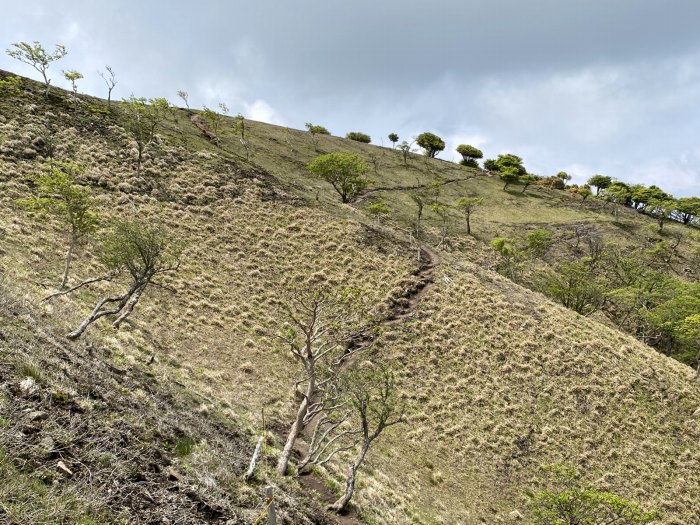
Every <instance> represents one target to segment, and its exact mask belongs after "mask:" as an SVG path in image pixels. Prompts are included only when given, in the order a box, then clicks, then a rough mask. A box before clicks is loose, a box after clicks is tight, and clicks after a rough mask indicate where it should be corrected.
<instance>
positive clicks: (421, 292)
mask: <svg viewBox="0 0 700 525" xmlns="http://www.w3.org/2000/svg"><path fill="white" fill-rule="evenodd" d="M419 249H420V265H419V267H418V273H416V277H417V278H418V280H417V282H416V283H415V285H414V286H413V287H412V288H410V289H409V290H407V291H406V293H405V294H404V295H403V296H402V297H401V298H400V299H402V300H400V301H398V302H396V303H395V304H394V306H393V307H392V309H391V310H390V312H389V314H388V315H387V316H386V317H385V318H384V319H383V320H382V321H381V322H380V326H393V325H397V324H400V323H402V322H404V321H405V320H406V319H410V318H411V317H413V316H414V315H415V314H416V310H417V309H418V305H419V304H420V302H421V299H422V298H423V297H424V296H425V294H426V293H427V292H428V291H429V290H430V288H431V287H432V286H433V285H434V273H435V267H436V266H438V265H439V264H440V262H441V259H440V256H439V255H438V254H437V253H435V251H433V249H432V248H431V247H430V246H427V245H421V246H420V247H419ZM374 337H375V336H374V335H370V336H367V337H365V338H363V339H360V340H358V341H354V342H353V343H351V345H350V347H349V348H350V349H353V350H358V349H360V348H366V347H369V346H370V345H371V344H372V343H373V342H374ZM357 356H358V354H357V353H355V354H353V356H352V357H351V358H350V359H347V360H345V362H344V363H343V365H342V366H343V368H347V367H349V366H351V365H352V363H353V362H354V360H355V358H357ZM312 427H313V422H312V423H311V424H309V425H307V427H306V428H305V429H304V432H303V433H302V435H301V436H299V438H298V439H297V442H296V444H295V446H294V453H295V455H297V456H298V457H300V458H301V457H305V455H306V453H307V452H308V443H307V442H306V440H307V439H310V438H311V436H310V433H311V428H312ZM298 481H299V483H301V485H303V486H304V487H306V488H307V489H310V490H311V491H313V492H315V493H316V495H317V496H318V499H319V500H321V501H322V502H323V503H325V504H328V505H330V504H331V503H333V502H334V501H335V500H336V499H337V496H335V495H334V494H333V492H331V490H330V489H329V488H328V487H327V486H326V485H325V484H324V483H323V482H322V481H320V480H319V479H317V478H316V477H315V476H314V475H313V474H311V473H309V472H305V473H303V474H300V475H299V477H298ZM336 519H337V520H338V522H339V523H341V524H349V525H366V523H365V522H364V521H362V520H361V519H360V518H359V516H358V514H357V511H356V510H355V508H354V507H352V506H350V509H349V510H348V511H347V513H346V514H341V515H337V517H336Z"/></svg>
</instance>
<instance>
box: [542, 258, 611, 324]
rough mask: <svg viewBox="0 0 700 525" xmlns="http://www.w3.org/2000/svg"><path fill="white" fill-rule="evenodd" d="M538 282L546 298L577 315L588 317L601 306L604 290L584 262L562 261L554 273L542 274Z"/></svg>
mask: <svg viewBox="0 0 700 525" xmlns="http://www.w3.org/2000/svg"><path fill="white" fill-rule="evenodd" d="M540 280H541V282H542V288H543V290H544V292H545V293H546V294H547V296H548V297H551V298H552V299H555V300H556V301H559V302H560V303H561V304H562V305H564V306H566V307H567V308H570V309H572V310H574V311H575V312H578V313H579V314H582V315H588V314H590V313H593V312H595V311H597V310H599V309H600V308H601V307H602V306H603V303H604V300H605V288H604V286H603V284H602V283H601V282H599V281H598V280H597V279H596V278H595V276H594V274H593V271H592V268H591V266H590V265H589V264H586V263H585V262H580V261H564V262H562V263H560V264H559V265H557V266H556V267H555V270H554V271H548V272H545V273H543V274H542V275H541V276H540Z"/></svg>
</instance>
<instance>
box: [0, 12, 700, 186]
mask: <svg viewBox="0 0 700 525" xmlns="http://www.w3.org/2000/svg"><path fill="white" fill-rule="evenodd" d="M0 13H2V16H1V17H0V35H1V37H2V42H0V46H2V47H3V48H7V47H9V46H10V45H11V44H12V43H13V42H17V41H22V40H23V41H32V40H39V41H41V42H42V43H43V44H44V45H45V47H51V48H53V45H54V44H55V43H61V44H64V45H66V46H67V48H68V55H67V56H66V57H65V58H64V59H63V60H62V61H61V62H59V63H56V64H55V65H54V66H53V67H52V70H53V71H52V74H51V75H50V76H51V77H52V78H53V83H54V84H55V85H59V86H64V87H66V85H67V83H66V82H65V81H64V80H63V79H62V75H61V69H77V70H79V71H80V72H82V73H83V74H84V75H85V77H86V78H85V79H84V80H83V81H81V82H80V84H79V88H80V90H81V91H83V92H88V93H91V94H95V95H101V96H105V95H106V90H105V87H104V84H102V80H101V79H100V78H99V77H98V76H97V73H96V71H97V70H98V69H99V68H101V67H103V66H104V65H105V64H109V65H111V66H112V67H113V68H114V70H115V72H116V74H117V77H118V85H117V87H116V89H115V92H114V97H115V98H121V97H127V96H129V95H130V94H131V93H134V94H136V95H137V96H146V97H156V96H163V97H166V98H168V99H170V100H171V102H176V101H177V97H176V95H175V93H176V91H177V90H180V89H184V90H186V91H188V92H189V93H190V105H191V106H192V107H201V106H202V105H208V106H210V107H216V104H217V103H218V102H225V103H226V104H227V105H228V106H229V108H230V109H231V112H232V113H233V114H235V113H237V112H241V113H243V114H244V115H246V116H247V117H248V118H252V119H256V120H263V121H266V122H271V123H275V124H282V125H286V126H290V127H294V128H303V126H304V123H305V122H309V121H310V122H313V123H317V124H322V125H324V126H326V127H327V128H328V129H329V130H330V131H331V132H332V133H333V134H335V135H341V136H343V135H345V133H347V132H348V131H363V132H366V133H369V134H370V135H371V136H372V138H373V141H374V142H375V143H377V144H381V141H382V139H383V141H384V144H385V145H386V144H388V141H387V139H386V136H387V134H388V133H390V132H396V133H398V134H399V135H400V136H401V138H402V139H404V138H408V139H409V140H410V137H412V136H414V135H417V134H418V133H420V132H422V131H432V132H434V133H437V134H438V135H440V136H442V137H443V138H444V139H445V140H446V142H447V148H446V150H445V151H444V152H443V153H441V154H440V157H441V158H446V159H457V157H458V156H457V154H456V153H455V152H454V148H455V146H456V145H457V144H460V143H469V144H472V145H475V146H477V147H479V148H481V149H482V150H483V151H484V154H485V156H486V157H495V156H496V155H497V154H499V153H506V152H510V153H515V154H516V155H520V156H521V157H523V159H524V163H525V166H526V167H527V168H528V170H529V171H530V172H533V173H538V174H541V175H551V174H554V173H556V172H558V171H560V170H564V171H567V172H569V173H571V174H572V175H574V180H575V181H577V182H582V181H584V180H585V179H587V178H588V177H589V176H590V175H592V174H594V173H602V174H605V175H610V176H612V177H615V178H619V179H621V180H625V181H630V182H642V183H644V184H647V185H649V184H657V185H659V186H661V187H662V188H664V189H665V190H667V191H670V192H671V193H673V194H674V195H676V196H684V195H700V30H699V27H700V0H432V1H429V0H423V1H417V0H277V1H271V0H248V1H247V2H241V1H237V0H230V1H226V0H220V1H214V0H199V1H198V2H185V1H181V0H169V1H167V2H160V1H150V0H149V1H147V0H141V1H139V2H137V1H127V0H110V1H109V2H106V1H86V0H82V1H81V0H51V1H48V0H32V1H25V2H19V1H17V0H11V1H10V0H0ZM0 68H1V69H6V70H10V71H13V72H16V73H20V74H23V75H27V76H30V77H32V78H38V77H37V73H36V72H34V71H33V70H31V68H29V66H25V65H23V64H20V63H19V62H16V61H14V60H13V59H11V58H10V57H8V56H6V55H4V54H3V55H2V56H0Z"/></svg>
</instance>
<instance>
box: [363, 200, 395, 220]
mask: <svg viewBox="0 0 700 525" xmlns="http://www.w3.org/2000/svg"><path fill="white" fill-rule="evenodd" d="M367 211H368V212H369V213H370V214H371V215H373V216H374V217H376V219H377V221H380V220H381V219H383V218H384V217H386V216H387V215H389V214H390V213H391V208H390V207H389V205H388V204H386V203H385V202H373V203H372V204H370V205H369V206H367Z"/></svg>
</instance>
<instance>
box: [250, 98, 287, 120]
mask: <svg viewBox="0 0 700 525" xmlns="http://www.w3.org/2000/svg"><path fill="white" fill-rule="evenodd" d="M244 107H245V115H246V117H247V118H249V119H251V120H258V121H260V122H267V123H268V124H277V125H278V126H283V125H284V119H283V118H282V117H281V116H280V115H279V114H278V113H277V111H275V109H274V108H273V107H272V106H270V104H268V103H267V102H265V101H264V100H262V99H258V100H255V101H254V102H252V103H250V104H249V103H244Z"/></svg>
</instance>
